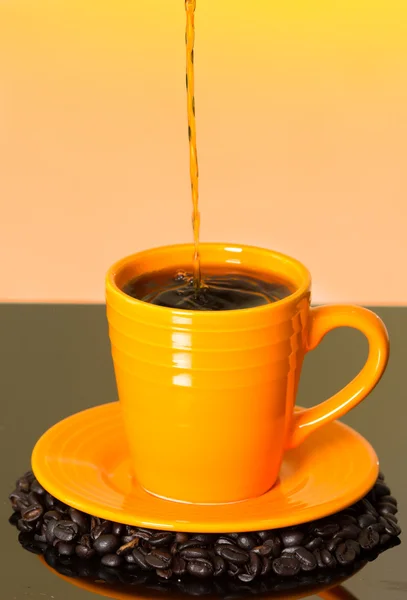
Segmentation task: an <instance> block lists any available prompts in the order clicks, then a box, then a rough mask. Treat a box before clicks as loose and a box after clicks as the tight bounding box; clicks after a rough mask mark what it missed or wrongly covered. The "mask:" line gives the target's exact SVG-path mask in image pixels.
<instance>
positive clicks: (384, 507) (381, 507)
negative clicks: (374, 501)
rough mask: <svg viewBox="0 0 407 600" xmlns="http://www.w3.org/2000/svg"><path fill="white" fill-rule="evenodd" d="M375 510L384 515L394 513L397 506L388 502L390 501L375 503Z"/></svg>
mask: <svg viewBox="0 0 407 600" xmlns="http://www.w3.org/2000/svg"><path fill="white" fill-rule="evenodd" d="M377 510H378V513H379V514H380V515H382V516H383V517H386V516H387V515H388V514H391V515H395V514H396V512H397V506H394V504H390V502H383V503H381V502H380V503H379V504H378V505H377Z"/></svg>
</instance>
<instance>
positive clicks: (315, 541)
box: [305, 537, 324, 551]
mask: <svg viewBox="0 0 407 600" xmlns="http://www.w3.org/2000/svg"><path fill="white" fill-rule="evenodd" d="M323 544H324V542H323V539H322V538H320V537H315V538H311V539H310V541H309V542H308V543H307V544H305V548H306V549H307V550H310V551H313V550H316V549H317V548H322V546H323Z"/></svg>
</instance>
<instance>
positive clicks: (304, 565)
mask: <svg viewBox="0 0 407 600" xmlns="http://www.w3.org/2000/svg"><path fill="white" fill-rule="evenodd" d="M294 556H295V557H296V558H297V559H298V560H299V562H300V565H301V569H302V570H303V571H313V570H314V569H316V567H317V561H316V559H315V556H314V555H313V554H312V552H310V551H309V550H307V549H306V548H303V547H301V546H300V547H299V548H297V549H296V551H295V554H294Z"/></svg>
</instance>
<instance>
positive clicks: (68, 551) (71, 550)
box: [55, 542, 75, 556]
mask: <svg viewBox="0 0 407 600" xmlns="http://www.w3.org/2000/svg"><path fill="white" fill-rule="evenodd" d="M55 547H56V549H57V552H58V554H61V556H72V555H73V554H75V544H72V542H58V544H57V545H56V546H55Z"/></svg>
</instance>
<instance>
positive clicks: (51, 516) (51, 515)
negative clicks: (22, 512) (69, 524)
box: [43, 510, 61, 523]
mask: <svg viewBox="0 0 407 600" xmlns="http://www.w3.org/2000/svg"><path fill="white" fill-rule="evenodd" d="M52 520H54V521H60V520H61V515H60V513H59V512H58V511H56V510H49V511H47V512H46V513H45V514H44V516H43V521H44V523H48V522H49V521H52Z"/></svg>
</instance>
